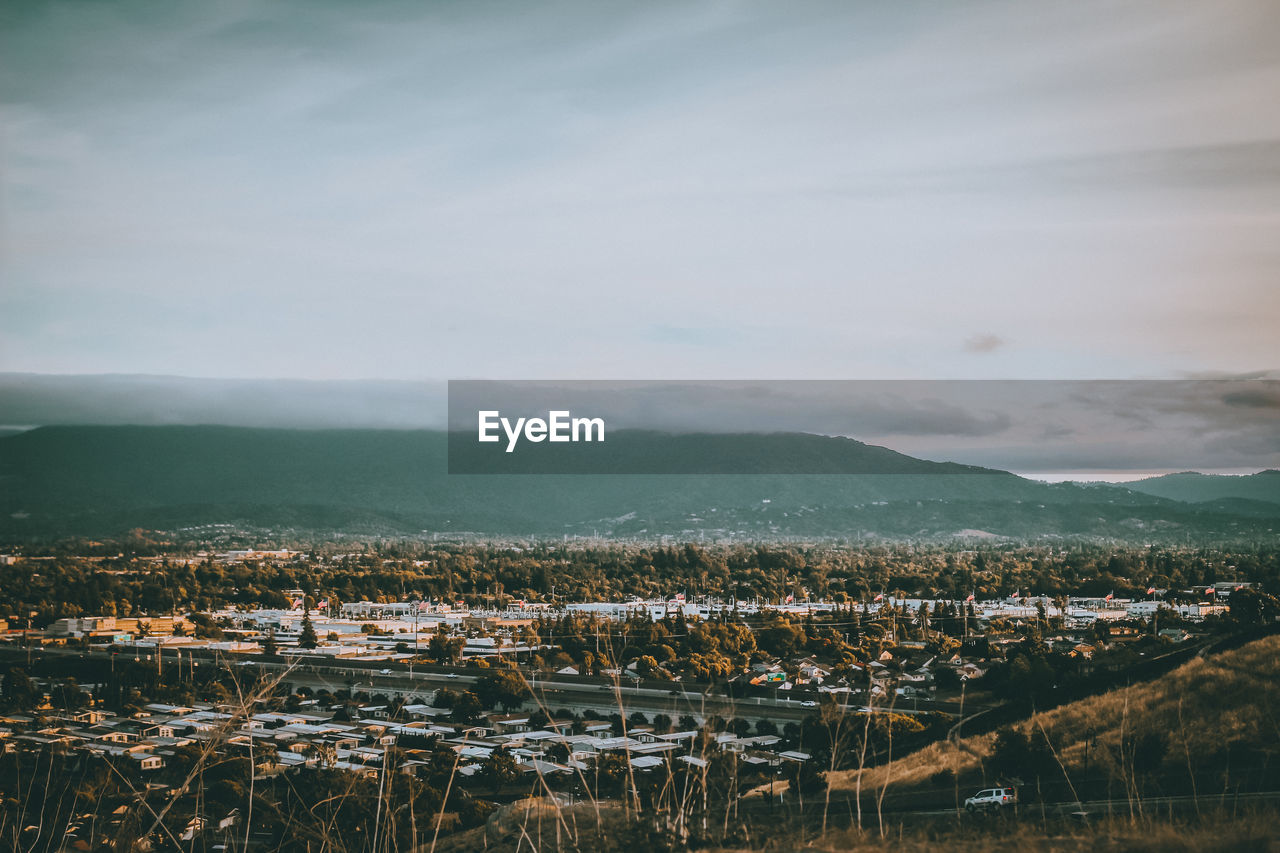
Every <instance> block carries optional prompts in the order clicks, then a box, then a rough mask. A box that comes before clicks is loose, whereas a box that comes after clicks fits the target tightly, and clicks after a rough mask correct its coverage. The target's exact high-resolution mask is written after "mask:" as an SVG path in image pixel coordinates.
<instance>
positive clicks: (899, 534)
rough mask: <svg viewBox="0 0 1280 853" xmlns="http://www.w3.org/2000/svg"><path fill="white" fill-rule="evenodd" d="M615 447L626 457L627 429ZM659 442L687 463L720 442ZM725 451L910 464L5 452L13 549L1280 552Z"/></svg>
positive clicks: (94, 436)
mask: <svg viewBox="0 0 1280 853" xmlns="http://www.w3.org/2000/svg"><path fill="white" fill-rule="evenodd" d="M615 436H622V438H621V439H619V441H620V443H622V444H625V441H623V440H622V439H625V435H624V434H623V433H622V432H619V433H614V434H612V435H611V436H610V440H614V439H615ZM643 438H644V439H645V441H648V442H650V443H655V442H656V443H657V444H658V445H664V446H666V447H667V448H668V449H669V450H672V452H673V453H674V454H675V455H676V456H678V455H679V453H686V452H690V451H691V449H692V450H695V451H696V450H698V449H699V447H700V446H701V445H700V444H699V443H700V442H702V443H705V442H706V441H708V440H710V439H708V438H707V437H706V436H701V437H699V436H697V435H694V436H681V435H664V436H658V437H655V434H647V435H646V436H644V437H643ZM714 441H715V442H719V443H720V444H721V445H722V447H725V448H729V449H728V450H725V451H724V452H725V454H726V457H729V456H732V453H731V452H730V451H731V450H732V449H733V448H735V447H736V448H737V449H738V450H740V451H742V452H744V453H747V454H756V455H759V454H766V453H767V454H773V455H776V456H777V457H779V458H782V459H785V460H787V461H788V464H790V465H791V466H792V467H791V470H795V465H796V464H797V463H798V462H804V463H805V464H828V463H831V462H832V460H836V461H837V462H838V461H839V459H840V458H841V454H843V457H844V458H845V460H846V462H848V463H849V464H850V465H851V464H852V462H853V461H855V460H857V459H858V458H860V457H875V458H877V459H879V460H881V461H884V460H891V461H893V462H894V464H895V465H896V466H897V467H896V468H894V467H892V466H890V468H888V469H885V470H884V471H883V472H882V473H876V474H864V475H858V474H831V473H800V474H793V473H777V472H773V473H769V472H766V473H757V474H736V475H735V474H723V473H710V474H685V475H677V474H670V473H658V474H639V475H634V476H606V475H589V474H558V475H536V476H528V475H520V474H505V475H498V474H488V475H452V476H451V475H448V474H447V473H446V470H447V461H446V460H447V448H446V444H447V436H446V434H445V433H443V432H440V431H430V430H364V429H342V430H328V429H319V430H299V429H267V428H248V427H225V426H171V427H170V426H101V427H94V426H65V427H59V426H51V427H41V428H37V429H34V430H30V431H27V432H24V433H21V434H18V435H12V436H8V437H3V438H0V535H3V536H5V537H8V538H10V539H23V538H28V537H35V536H43V537H48V536H66V535H105V534H110V533H113V532H118V531H121V530H128V529H131V528H135V527H144V528H151V529H157V530H180V529H183V528H190V527H198V526H200V525H207V524H230V525H233V526H237V527H243V528H254V529H287V530H291V531H303V532H307V533H311V534H319V533H324V532H326V531H336V532H340V533H352V534H360V535H420V534H423V533H450V534H455V533H459V534H460V533H461V532H467V533H468V534H474V535H482V536H511V537H522V536H532V537H550V536H554V537H557V538H558V537H560V536H562V535H574V536H577V535H601V536H612V537H629V538H661V537H672V536H674V537H684V538H700V537H703V536H711V537H715V538H757V539H759V538H787V537H804V538H855V539H858V538H863V539H865V538H889V539H919V538H930V537H956V536H957V535H958V534H960V533H963V532H964V531H980V532H981V533H982V534H983V535H987V534H990V535H994V536H997V537H1004V538H1028V537H1030V538H1037V537H1051V538H1052V537H1057V538H1080V537H1088V538H1108V539H1117V540H1124V541H1143V542H1145V541H1149V540H1153V539H1159V540H1161V541H1198V540H1200V539H1204V538H1205V537H1209V538H1215V539H1223V538H1241V537H1243V538H1247V539H1257V538H1274V537H1275V532H1274V529H1275V528H1277V527H1280V524H1277V523H1276V522H1277V519H1276V517H1275V515H1271V516H1268V515H1267V514H1266V512H1265V509H1264V510H1262V511H1261V512H1259V511H1258V509H1257V507H1256V506H1252V508H1251V509H1250V510H1249V511H1247V512H1236V511H1233V510H1232V509H1231V508H1230V507H1225V508H1224V507H1215V506H1206V507H1200V508H1197V507H1194V506H1188V505H1185V504H1180V503H1177V502H1175V501H1171V500H1168V499H1165V498H1161V497H1157V496H1151V495H1146V494H1142V493H1139V492H1137V491H1132V490H1128V489H1125V488H1120V487H1116V486H1109V485H1108V486H1098V485H1091V486H1081V485H1076V484H1047V483H1039V482H1034V481H1031V480H1026V479H1023V478H1020V477H1017V476H1016V475H1014V474H1010V473H1008V472H1002V471H996V470H994V469H980V468H971V467H966V466H956V465H955V464H954V463H938V462H930V461H928V460H918V459H915V458H914V457H909V456H905V455H903V454H898V453H896V452H895V451H891V450H888V449H887V448H878V447H876V446H875V445H867V444H863V443H862V442H858V441H856V440H853V439H831V438H828V437H815V436H806V435H803V434H793V433H778V434H761V435H750V436H748V437H745V438H744V437H742V436H738V437H735V436H732V435H730V436H723V435H721V436H715V437H714ZM637 446H639V447H644V446H646V445H645V444H644V443H643V442H641V444H640V445H637ZM802 470H803V469H802ZM822 470H828V471H829V470H833V469H831V468H826V469H822ZM1277 514H1280V513H1277ZM961 538H963V537H961Z"/></svg>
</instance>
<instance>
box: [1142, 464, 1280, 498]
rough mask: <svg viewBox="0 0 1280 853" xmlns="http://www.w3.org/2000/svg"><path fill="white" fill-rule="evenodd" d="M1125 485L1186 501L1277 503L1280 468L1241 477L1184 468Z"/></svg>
mask: <svg viewBox="0 0 1280 853" xmlns="http://www.w3.org/2000/svg"><path fill="white" fill-rule="evenodd" d="M1125 486H1126V487H1127V488H1129V489H1132V490H1133V491H1135V492H1142V493H1143V494H1146V495H1155V496H1156V497H1161V498H1169V499H1170V500H1175V501H1185V502H1187V503H1204V502H1207V501H1220V500H1232V499H1237V500H1249V501H1262V502H1265V503H1271V504H1280V471H1276V470H1274V469H1272V470H1267V471H1261V472H1259V473H1257V474H1248V475H1243V476H1229V475H1223V474H1198V473H1195V472H1193V471H1188V472H1184V473H1181V474H1166V475H1165V476H1163V477H1149V478H1147V479H1145V480H1135V481H1134V482H1132V483H1126V484H1125Z"/></svg>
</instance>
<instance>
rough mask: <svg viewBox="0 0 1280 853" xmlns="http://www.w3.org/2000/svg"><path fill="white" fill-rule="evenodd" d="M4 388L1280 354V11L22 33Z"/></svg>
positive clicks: (1129, 362)
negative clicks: (134, 378) (76, 379)
mask: <svg viewBox="0 0 1280 853" xmlns="http://www.w3.org/2000/svg"><path fill="white" fill-rule="evenodd" d="M0 15H2V16H3V17H2V18H0V125H2V126H3V137H2V143H0V144H2V145H3V149H2V154H3V162H4V169H3V171H2V172H0V241H2V242H0V281H2V282H3V284H2V285H0V367H3V368H5V369H8V370H16V371H33V372H53V373H90V372H122V373H177V374H185V375H196V376H224V377H225V376H243V377H281V376H285V377H300V378H309V379H355V378H367V377H377V378H388V379H423V378H430V379H444V378H448V377H460V376H477V377H485V376H527V377H538V376H542V377H563V376H571V377H649V376H681V377H695V378H696V377H779V378H783V377H815V378H843V377H850V376H857V377H894V378H900V377H939V376H944V377H1038V378H1056V377H1077V378H1079V377H1085V378H1089V377H1099V376H1108V377H1137V376H1141V377H1157V376H1176V375H1182V374H1185V373H1186V372H1190V371H1204V370H1225V371H1243V370H1250V369H1257V368H1269V367H1273V366H1275V365H1276V364H1277V363H1280V345H1278V344H1277V336H1276V335H1275V334H1274V330H1275V328H1276V327H1277V325H1280V323H1278V322H1277V321H1278V320H1280V291H1277V289H1276V288H1275V281H1276V279H1277V273H1278V272H1280V253H1278V252H1277V250H1276V247H1275V234H1276V233H1278V231H1280V227H1278V226H1280V221H1278V220H1280V204H1277V201H1278V200H1280V111H1278V110H1276V109H1275V104H1276V101H1277V96H1280V62H1277V60H1276V54H1275V50H1274V46H1275V40H1274V36H1273V34H1274V33H1275V32H1277V30H1280V7H1278V6H1277V5H1276V4H1274V3H1271V2H1266V0H1227V2H1225V3H1218V4H1213V5H1212V6H1210V5H1206V4H1203V3H1199V2H1192V0H1173V2H1165V1H1164V0H1160V1H1159V2H1157V0H1145V2H1144V1H1143V0H1139V2H1133V3H1125V4H1120V5H1117V4H1111V3H1102V2H1094V1H1093V0H1086V2H1080V3H1070V4H1057V5H1054V6H1050V7H1045V6H1042V5H1040V4H1036V5H1035V6H1031V5H1029V4H1018V3H1008V2H976V3H965V4H933V3H922V2H919V3H917V2H904V3H893V4H847V3H835V2H831V3H816V2H815V3H801V4H787V5H786V7H785V8H783V7H782V6H778V5H776V4H747V3H736V2H715V3H706V4H692V5H690V4H682V3H664V2H658V3H644V4H637V5H634V6H629V7H618V6H615V5H613V4H598V3H588V2H575V3H554V2H553V3H539V4H532V5H530V4H523V3H461V4H454V3H434V2H429V3H400V2H381V0H379V2H372V3H361V4H359V5H358V6H354V5H351V4H348V3H336V2H334V3H324V2H306V3H303V2H298V0H295V2H273V3H259V2H239V3H197V4H156V3H142V2H137V0H122V2H119V3H111V4H89V3H81V2H43V3H21V4H16V3H15V4H8V5H7V6H6V7H5V9H4V10H3V11H0Z"/></svg>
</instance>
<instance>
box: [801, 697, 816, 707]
mask: <svg viewBox="0 0 1280 853" xmlns="http://www.w3.org/2000/svg"><path fill="white" fill-rule="evenodd" d="M800 704H801V705H803V706H804V707H806V708H816V707H818V703H817V702H815V701H813V700H812V699H806V700H804V701H803V702H801V703H800Z"/></svg>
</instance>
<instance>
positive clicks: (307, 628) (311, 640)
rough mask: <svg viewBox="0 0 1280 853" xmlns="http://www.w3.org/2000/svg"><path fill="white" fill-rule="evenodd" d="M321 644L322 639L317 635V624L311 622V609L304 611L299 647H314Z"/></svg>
mask: <svg viewBox="0 0 1280 853" xmlns="http://www.w3.org/2000/svg"><path fill="white" fill-rule="evenodd" d="M319 644H320V639H319V638H318V637H317V636H316V629H315V626H314V625H312V624H311V611H310V610H307V611H303V614H302V632H301V633H300V634H299V635H298V647H299V648H302V649H314V648H315V647H316V646H317V645H319Z"/></svg>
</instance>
